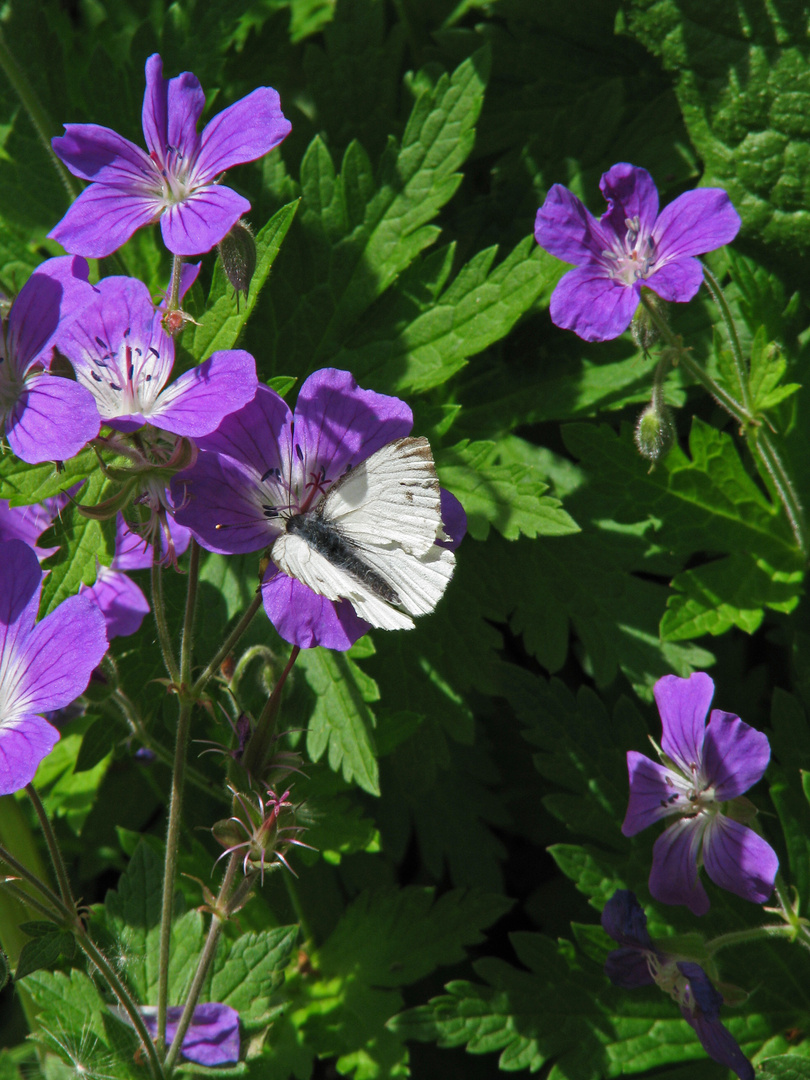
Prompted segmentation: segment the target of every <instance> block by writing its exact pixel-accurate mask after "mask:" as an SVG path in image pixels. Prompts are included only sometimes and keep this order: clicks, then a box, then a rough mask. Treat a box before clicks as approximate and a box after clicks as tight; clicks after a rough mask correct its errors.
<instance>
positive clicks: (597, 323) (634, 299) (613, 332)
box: [549, 266, 641, 341]
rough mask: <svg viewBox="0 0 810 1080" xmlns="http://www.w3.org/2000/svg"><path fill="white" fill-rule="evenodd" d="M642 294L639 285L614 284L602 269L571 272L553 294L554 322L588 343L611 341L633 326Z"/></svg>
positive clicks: (550, 309)
mask: <svg viewBox="0 0 810 1080" xmlns="http://www.w3.org/2000/svg"><path fill="white" fill-rule="evenodd" d="M640 292H641V289H640V286H639V285H636V286H632V287H630V286H627V285H623V284H622V283H621V282H619V281H614V280H612V279H611V278H609V277H606V276H605V271H604V270H603V269H601V268H599V267H592V266H585V267H582V268H581V269H578V270H569V271H568V273H567V274H564V275H563V277H562V278H561V279H560V281H559V282H558V284H557V287H556V289H555V290H554V292H553V293H552V294H551V304H550V307H549V313H550V315H551V321H552V322H553V323H554V325H555V326H559V327H561V328H562V329H563V330H573V331H574V333H576V334H577V335H578V336H579V337H581V338H583V339H584V340H585V341H610V340H611V339H612V338H615V337H618V336H619V334H621V333H624V331H625V330H626V329H627V327H628V326H629V325H630V323H631V321H632V319H633V315H634V314H635V312H636V308H637V307H638V304H639V296H640Z"/></svg>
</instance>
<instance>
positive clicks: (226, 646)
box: [191, 592, 262, 700]
mask: <svg viewBox="0 0 810 1080" xmlns="http://www.w3.org/2000/svg"><path fill="white" fill-rule="evenodd" d="M261 604H262V594H261V592H257V593H256V595H255V596H254V597H253V599H252V600H251V602H250V607H249V608H248V609H247V611H246V612H245V614H244V615H243V616H242V618H241V619H240V620H239V622H238V623H237V624H236V626H235V627H234V629H233V630H232V631H231V633H230V634H229V635H228V637H227V638H226V639H225V641H224V643H223V645H222V647H221V648H220V649H219V651H218V652H217V654H216V656H214V658H213V660H211V661H210V663H209V664H208V665H207V666H206V668H205V670H204V671H203V673H202V675H200V677H199V678H198V679H197V681H196V682H195V683H194V686H193V687H192V688H191V697H192V698H194V699H195V700H196V699H197V698H198V697H199V696H200V694H201V693H202V692H203V690H204V689H205V687H206V686H207V685H208V682H209V680H210V679H211V678H213V676H214V675H216V673H217V672H218V671H219V667H220V664H221V663H222V661H223V660H224V659H225V657H226V656H227V655H228V653H230V651H231V649H232V648H233V647H234V645H235V644H236V643H237V641H238V640H239V638H240V637H241V636H242V634H244V632H245V630H247V628H248V626H249V625H250V623H251V621H252V620H253V616H254V615H255V614H256V612H257V611H258V610H259V608H260V607H261Z"/></svg>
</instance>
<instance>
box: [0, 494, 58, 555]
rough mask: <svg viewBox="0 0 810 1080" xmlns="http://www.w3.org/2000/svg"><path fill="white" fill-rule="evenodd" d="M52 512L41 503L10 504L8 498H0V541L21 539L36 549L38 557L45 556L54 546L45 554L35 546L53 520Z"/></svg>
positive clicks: (54, 549) (51, 552)
mask: <svg viewBox="0 0 810 1080" xmlns="http://www.w3.org/2000/svg"><path fill="white" fill-rule="evenodd" d="M53 517H54V515H53V513H52V512H51V511H50V510H49V508H47V507H45V506H43V505H42V503H34V504H33V506H11V505H10V503H9V501H8V499H0V542H1V543H5V542H6V541H7V540H22V542H23V543H24V544H27V546H28V547H30V548H33V549H34V550H35V551H36V555H37V558H38V559H44V558H47V554H53V552H54V551H56V550H57V549H56V548H51V550H50V551H49V552H48V553H47V554H46V552H45V551H39V550H37V548H36V542H37V540H38V539H39V537H40V536H41V535H42V533H44V532H45V530H46V529H47V528H48V527H49V526H50V524H51V522H52V521H53Z"/></svg>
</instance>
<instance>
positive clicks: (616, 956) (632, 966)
mask: <svg viewBox="0 0 810 1080" xmlns="http://www.w3.org/2000/svg"><path fill="white" fill-rule="evenodd" d="M605 974H606V975H607V977H608V978H609V979H610V981H611V982H612V983H613V985H614V986H621V987H623V988H624V989H625V990H635V989H636V987H638V986H650V985H651V984H652V983H654V982H655V979H654V978H653V977H652V973H651V972H650V965H649V963H648V959H647V956H646V954H645V953H643V952H640V951H639V950H638V949H634V948H626V949H614V950H613V952H611V953H608V955H607V957H606V959H605Z"/></svg>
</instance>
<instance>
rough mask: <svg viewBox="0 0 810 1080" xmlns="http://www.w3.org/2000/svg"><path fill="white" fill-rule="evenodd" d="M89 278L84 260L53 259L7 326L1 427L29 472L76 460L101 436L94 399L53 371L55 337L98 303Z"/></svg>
mask: <svg viewBox="0 0 810 1080" xmlns="http://www.w3.org/2000/svg"><path fill="white" fill-rule="evenodd" d="M87 272H88V271H87V263H86V262H85V261H84V259H76V258H73V257H71V256H62V258H59V259H48V261H47V262H44V263H43V264H42V265H41V266H40V267H38V268H37V269H36V270H35V271H34V273H33V274H32V275H31V277H30V278H29V279H28V281H26V283H25V285H23V287H22V289H21V290H20V294H19V296H18V297H17V299H16V300H15V301H14V303H13V304H12V305H11V311H10V312H9V315H8V319H7V320H4V322H3V339H4V345H3V355H2V356H0V424H2V425H3V426H4V427H5V433H6V438H7V439H8V444H9V446H10V447H11V449H12V450H13V451H14V453H15V454H16V455H17V457H18V458H22V460H23V461H27V462H30V463H31V464H36V463H37V462H40V461H50V460H64V459H67V458H71V457H73V456H74V455H75V454H78V452H79V451H80V450H81V449H82V447H83V446H84V444H85V443H86V442H88V441H89V440H90V439H92V438H94V437H95V436H96V435H97V434H98V429H99V421H98V413H97V412H96V409H95V407H94V405H93V399H92V397H91V396H90V395H89V394H88V393H87V391H86V390H85V389H84V388H83V387H81V386H79V385H78V384H77V383H75V382H73V380H72V379H63V378H60V377H58V376H56V375H51V374H50V373H49V371H48V368H49V366H50V362H51V354H52V351H53V346H54V343H55V340H56V336H57V331H59V330H61V329H62V328H64V327H65V326H66V325H68V324H69V323H70V322H71V321H72V320H73V319H75V318H76V317H77V316H78V315H79V314H81V312H82V310H83V308H84V307H86V305H87V304H88V303H89V302H90V300H91V299H92V298H93V296H94V295H95V290H94V289H93V286H92V285H90V284H89V283H88V281H87Z"/></svg>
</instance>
